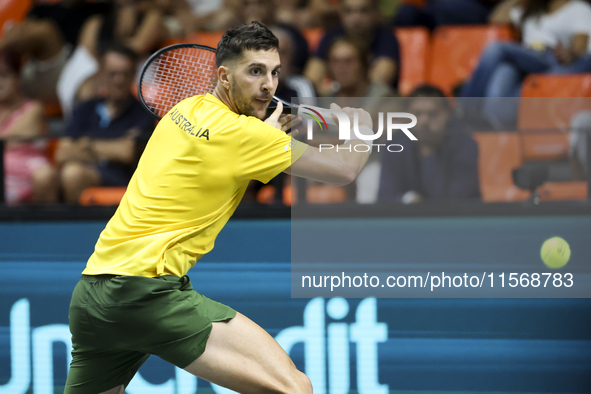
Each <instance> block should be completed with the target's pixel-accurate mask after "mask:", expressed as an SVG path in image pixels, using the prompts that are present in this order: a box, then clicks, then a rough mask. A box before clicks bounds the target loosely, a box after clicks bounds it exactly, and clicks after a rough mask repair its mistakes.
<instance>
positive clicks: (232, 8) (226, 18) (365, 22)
mask: <svg viewBox="0 0 591 394" xmlns="http://www.w3.org/2000/svg"><path fill="white" fill-rule="evenodd" d="M22 1H23V0H12V2H22ZM30 3H31V4H30V7H29V9H28V11H27V13H26V15H24V17H21V18H19V19H18V20H13V19H9V18H6V17H2V18H3V19H1V21H2V22H3V23H4V24H3V26H2V32H1V33H0V34H1V36H0V37H1V38H0V139H2V140H3V141H4V144H3V145H4V184H5V203H6V204H8V205H17V204H26V203H34V204H41V203H43V204H45V203H71V204H77V203H79V202H80V197H81V195H82V194H83V192H84V191H85V190H87V189H88V188H93V187H125V186H126V185H127V183H128V181H129V179H130V177H131V174H132V173H133V170H134V168H135V164H136V162H137V160H138V158H139V155H141V152H142V148H143V146H144V145H145V143H146V141H147V140H148V138H149V136H150V133H151V132H152V130H153V127H154V120H153V118H151V117H150V116H149V115H148V113H147V112H146V111H145V110H143V108H142V106H141V104H140V103H139V101H138V99H137V93H135V92H134V90H135V88H134V84H135V81H136V78H137V71H138V70H139V69H140V68H141V65H142V64H143V62H144V61H145V60H146V59H147V57H149V55H150V54H151V53H153V52H154V51H156V50H158V49H159V48H162V47H164V46H166V45H169V44H171V43H178V42H188V41H191V40H195V39H196V38H198V37H199V34H200V33H203V32H212V33H214V36H215V33H217V34H219V35H220V36H221V34H222V33H223V31H224V30H226V29H227V28H229V27H231V26H234V25H236V24H240V23H246V22H250V21H253V20H258V21H261V22H263V23H265V24H266V25H268V26H269V27H271V28H272V30H273V32H274V33H275V35H276V36H277V37H278V38H279V41H280V57H281V61H282V71H281V74H280V86H279V88H278V90H277V96H279V97H280V98H283V99H285V100H287V101H291V100H292V98H294V97H295V98H305V99H306V100H307V101H306V102H308V103H310V104H315V103H316V101H315V100H316V98H317V99H320V98H322V97H335V98H339V99H340V100H342V101H341V104H342V105H348V104H355V105H359V106H362V107H364V108H366V109H369V110H370V112H371V113H372V114H373V115H375V116H377V114H378V112H379V111H380V110H381V111H384V110H388V109H384V106H383V103H385V102H391V101H388V100H385V99H386V98H396V97H401V96H409V98H408V99H405V100H404V101H402V102H403V104H401V106H403V107H404V108H402V107H400V108H398V109H404V110H405V111H407V112H410V113H413V114H415V115H416V116H417V120H418V123H417V126H416V128H415V129H413V130H414V131H415V132H416V134H417V136H418V137H419V138H418V142H416V143H414V142H413V141H410V140H408V138H405V136H404V135H394V138H393V141H392V142H393V143H397V144H400V146H402V147H404V151H405V154H404V155H402V154H396V153H391V152H382V153H380V154H374V156H372V158H371V159H370V162H369V164H368V165H367V168H366V169H365V170H364V172H363V173H362V174H361V176H360V178H359V179H358V181H357V183H356V184H355V185H352V186H351V187H346V188H336V187H331V186H326V185H315V184H313V183H309V182H308V183H305V182H303V183H302V182H299V183H298V184H297V187H299V188H300V189H302V188H303V189H306V192H303V191H302V190H300V191H299V192H298V193H290V190H291V189H292V188H291V185H290V180H289V178H288V177H286V176H285V177H284V176H279V177H277V178H276V179H274V180H273V181H272V182H271V183H270V184H269V185H260V184H253V185H252V187H251V188H249V192H248V193H247V195H246V197H245V198H246V199H251V200H256V201H259V202H261V203H265V204H281V203H284V204H293V203H296V201H293V199H292V196H294V198H296V197H297V198H303V199H307V200H308V202H320V203H323V202H324V203H326V202H342V201H357V202H360V203H373V202H377V201H390V202H400V203H416V202H420V201H425V200H449V199H480V198H481V183H482V180H481V179H479V174H480V171H479V165H480V166H482V164H479V146H478V144H477V142H476V140H475V139H474V138H473V136H472V133H471V131H472V129H470V127H469V126H468V125H474V124H476V125H478V126H477V127H478V129H479V130H484V131H494V130H514V129H515V128H516V125H517V117H518V114H517V108H516V107H517V106H516V105H515V104H514V103H515V102H514V101H511V100H505V99H499V98H506V97H519V96H520V94H521V89H522V83H523V81H524V79H525V78H526V77H527V76H528V75H529V74H541V73H547V74H579V73H591V40H590V39H589V36H590V35H591V5H590V4H589V3H588V2H586V1H583V0H397V1H396V0H61V1H59V0H57V1H56V0H52V1H49V0H46V1H43V0H36V1H30ZM5 8H10V7H5ZM2 12H4V11H2ZM491 24H494V25H504V26H508V27H509V28H510V29H511V32H512V33H511V34H512V37H513V40H510V41H498V42H491V43H488V44H487V46H486V47H485V48H483V50H482V52H481V53H480V58H479V61H478V62H477V63H476V64H475V65H474V66H473V69H472V70H471V74H469V75H468V76H467V77H466V79H465V80H464V81H461V83H459V84H457V86H454V87H453V89H452V90H451V91H448V89H446V88H444V87H442V86H440V84H439V83H438V81H437V80H430V81H419V82H417V83H415V84H414V86H412V89H410V90H409V91H407V92H402V93H405V94H402V93H401V90H400V85H401V77H403V74H402V73H401V68H402V66H403V64H404V62H405V60H407V59H404V58H403V55H404V51H403V48H401V43H400V42H399V39H398V37H397V34H396V31H397V29H404V28H409V27H415V28H420V29H423V30H424V31H426V32H427V33H426V34H428V35H431V34H433V33H434V32H436V31H437V30H438V29H441V28H442V27H444V26H457V25H491ZM426 82H428V83H426ZM452 92H453V93H452ZM451 96H456V97H451ZM474 97H479V98H483V99H478V100H474V99H472V98H474ZM347 98H362V100H355V101H354V103H353V102H348V101H347ZM376 123H377V122H376ZM571 129H572V131H571V135H570V140H569V141H570V149H569V155H570V156H569V157H570V162H571V164H572V166H573V168H574V170H573V174H574V175H573V179H577V178H578V179H584V178H585V177H586V174H585V169H586V135H587V134H586V133H587V130H589V129H591V108H589V110H588V111H579V112H578V113H577V114H575V116H573V118H572V128H571ZM302 134H305V133H300V136H301V135H302ZM291 191H293V190H291Z"/></svg>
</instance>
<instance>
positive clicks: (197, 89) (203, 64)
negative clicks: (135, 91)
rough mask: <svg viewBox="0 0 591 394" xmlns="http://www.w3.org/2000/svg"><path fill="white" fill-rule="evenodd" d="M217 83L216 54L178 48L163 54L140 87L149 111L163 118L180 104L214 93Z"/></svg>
mask: <svg viewBox="0 0 591 394" xmlns="http://www.w3.org/2000/svg"><path fill="white" fill-rule="evenodd" d="M216 83H217V66H216V64H215V52H212V51H209V50H206V49H201V48H187V47H185V48H176V49H172V50H170V51H166V52H163V53H162V54H161V55H159V56H158V57H157V58H156V59H154V60H153V61H152V63H151V64H150V65H149V66H148V68H147V69H146V71H145V73H144V75H143V77H142V81H141V83H140V89H141V94H142V96H143V98H144V101H145V103H146V105H147V106H148V108H149V109H150V110H151V111H152V112H153V113H154V114H156V115H157V116H159V117H160V118H162V117H163V116H164V115H165V114H166V113H167V112H168V111H169V110H170V109H171V108H172V107H174V106H175V105H176V104H177V103H179V102H180V101H182V100H184V99H186V98H188V97H192V96H196V95H200V94H205V93H211V92H212V91H213V89H214V88H215V86H216Z"/></svg>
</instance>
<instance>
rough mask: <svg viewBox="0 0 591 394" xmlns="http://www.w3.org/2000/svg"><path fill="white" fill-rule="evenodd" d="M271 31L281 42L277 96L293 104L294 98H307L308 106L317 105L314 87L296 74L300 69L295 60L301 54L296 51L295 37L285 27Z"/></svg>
mask: <svg viewBox="0 0 591 394" xmlns="http://www.w3.org/2000/svg"><path fill="white" fill-rule="evenodd" d="M271 31H272V32H273V34H275V36H276V37H277V39H278V40H279V58H280V59H281V72H280V73H279V85H278V87H277V91H276V92H275V95H276V96H277V97H279V98H281V99H282V100H285V101H288V102H291V100H292V98H294V97H297V98H303V97H306V98H307V100H306V103H307V104H310V105H316V100H315V98H316V93H315V92H314V86H312V83H310V81H309V80H308V79H307V78H306V77H303V76H301V75H298V74H297V72H296V71H297V70H298V67H297V65H296V64H295V59H296V58H297V56H298V55H299V53H298V52H297V50H296V47H297V46H296V44H295V41H294V38H293V35H292V34H291V33H290V31H289V30H288V29H285V28H284V27H272V28H271Z"/></svg>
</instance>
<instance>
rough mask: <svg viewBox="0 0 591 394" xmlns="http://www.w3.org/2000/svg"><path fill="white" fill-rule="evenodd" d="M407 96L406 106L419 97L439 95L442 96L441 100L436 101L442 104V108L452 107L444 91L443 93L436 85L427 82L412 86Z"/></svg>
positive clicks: (448, 108)
mask: <svg viewBox="0 0 591 394" xmlns="http://www.w3.org/2000/svg"><path fill="white" fill-rule="evenodd" d="M408 97H409V101H408V106H410V105H412V103H413V102H414V101H415V100H416V99H417V98H420V97H436V98H437V97H439V98H442V100H437V102H438V103H439V104H440V105H441V106H442V108H443V109H445V110H450V109H451V108H452V106H451V103H450V102H449V99H448V98H447V96H446V95H445V93H443V91H442V90H441V89H439V88H438V87H437V86H434V85H429V84H428V83H426V84H424V85H420V86H417V87H416V88H414V90H413V91H412V92H410V94H409V95H408Z"/></svg>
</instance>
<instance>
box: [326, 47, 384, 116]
mask: <svg viewBox="0 0 591 394" xmlns="http://www.w3.org/2000/svg"><path fill="white" fill-rule="evenodd" d="M327 66H328V67H327V71H328V76H329V77H330V78H331V79H332V80H333V81H334V83H333V85H332V87H333V89H332V90H329V91H328V92H327V93H326V96H328V97H352V98H353V97H363V98H364V99H363V100H362V101H361V103H359V102H356V103H354V104H352V105H354V106H356V107H362V108H363V109H365V110H366V111H369V112H370V113H371V111H370V110H369V109H368V108H370V107H376V105H377V104H378V103H379V102H380V99H381V98H382V97H392V96H394V91H393V90H392V89H391V88H390V86H389V85H386V84H384V83H382V82H379V81H371V80H370V78H369V52H368V51H367V50H366V49H365V48H364V47H362V46H360V45H359V44H358V43H357V42H356V41H354V40H353V39H351V38H349V37H347V36H341V37H338V38H336V39H335V40H334V41H333V42H332V44H331V45H330V47H329V49H328V58H327ZM339 105H341V107H343V106H349V105H348V104H346V103H344V102H343V103H342V104H339Z"/></svg>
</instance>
